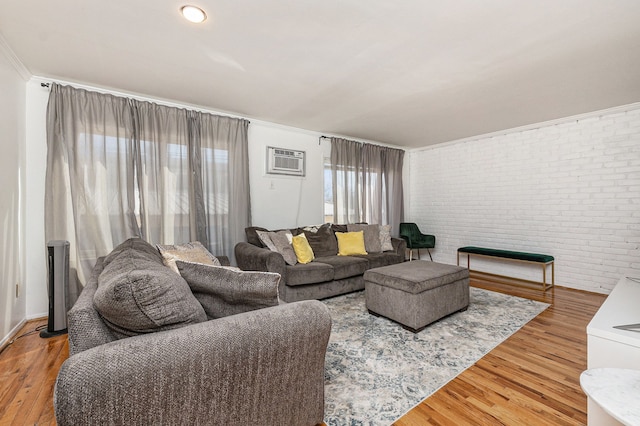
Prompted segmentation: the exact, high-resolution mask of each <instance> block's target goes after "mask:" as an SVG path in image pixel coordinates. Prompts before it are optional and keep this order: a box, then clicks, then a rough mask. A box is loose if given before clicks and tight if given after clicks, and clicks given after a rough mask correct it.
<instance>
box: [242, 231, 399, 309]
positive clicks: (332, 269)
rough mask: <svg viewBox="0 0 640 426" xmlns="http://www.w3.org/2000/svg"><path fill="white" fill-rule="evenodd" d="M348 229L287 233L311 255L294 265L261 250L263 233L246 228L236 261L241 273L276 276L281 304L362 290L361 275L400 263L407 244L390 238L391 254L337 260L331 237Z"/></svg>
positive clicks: (335, 246) (266, 250)
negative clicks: (302, 238) (298, 239)
mask: <svg viewBox="0 0 640 426" xmlns="http://www.w3.org/2000/svg"><path fill="white" fill-rule="evenodd" d="M357 225H366V224H357ZM372 226H374V227H375V226H377V225H372ZM351 227H352V225H335V224H324V225H322V226H320V227H303V228H294V229H290V230H288V231H290V232H291V234H292V235H299V234H302V233H304V234H305V236H306V238H307V240H308V242H309V245H310V246H311V248H312V249H313V252H314V254H315V259H314V260H313V261H312V262H310V263H306V264H301V263H296V264H295V265H291V264H288V263H287V262H285V259H284V257H283V256H282V254H280V253H278V252H276V251H273V250H270V249H269V248H267V247H265V245H264V244H263V242H262V241H261V239H260V238H259V236H258V231H261V232H268V230H267V229H265V228H260V227H250V228H246V229H245V233H246V236H247V242H240V243H238V244H237V245H236V247H235V256H236V261H237V263H238V266H239V267H240V268H241V269H242V270H245V271H265V272H277V273H279V274H280V275H281V277H282V279H281V280H280V285H279V293H280V299H281V300H283V301H285V302H295V301H300V300H310V299H324V298H327V297H333V296H337V295H340V294H345V293H350V292H353V291H357V290H363V289H364V287H365V286H364V278H363V274H364V272H365V271H367V270H369V269H372V268H377V267H380V266H387V265H393V264H396V263H400V262H403V261H404V259H405V251H406V248H407V244H406V242H405V241H404V240H402V239H399V238H391V245H392V247H393V250H387V251H381V252H368V254H366V255H353V256H338V243H337V240H336V235H335V233H336V232H348V231H349V229H350V228H351Z"/></svg>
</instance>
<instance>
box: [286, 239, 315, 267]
mask: <svg viewBox="0 0 640 426" xmlns="http://www.w3.org/2000/svg"><path fill="white" fill-rule="evenodd" d="M291 245H292V246H293V251H294V252H295V253H296V258H297V259H298V263H309V262H311V261H312V260H313V259H315V256H314V255H313V249H312V248H311V246H310V245H309V241H308V240H307V237H306V236H305V235H304V234H300V235H296V236H295V237H293V238H292V239H291Z"/></svg>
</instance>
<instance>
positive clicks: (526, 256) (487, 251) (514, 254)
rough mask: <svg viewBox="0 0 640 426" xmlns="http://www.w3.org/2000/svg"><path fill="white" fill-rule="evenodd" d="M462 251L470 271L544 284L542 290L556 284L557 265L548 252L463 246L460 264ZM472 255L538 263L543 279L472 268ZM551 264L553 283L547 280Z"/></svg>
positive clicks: (521, 281) (460, 251)
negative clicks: (525, 277) (535, 279)
mask: <svg viewBox="0 0 640 426" xmlns="http://www.w3.org/2000/svg"><path fill="white" fill-rule="evenodd" d="M460 253H462V254H463V255H464V254H466V255H467V269H469V271H470V272H473V273H477V274H479V275H487V276H490V277H498V278H509V279H511V280H512V281H513V282H515V283H523V284H532V285H540V284H542V290H544V291H546V290H547V289H549V288H551V287H553V285H554V284H555V267H554V258H553V256H550V255H548V254H540V253H527V252H522V251H511V250H499V249H492V248H486V247H472V246H469V247H461V248H459V249H458V255H457V258H458V265H459V264H460ZM471 256H480V257H484V258H491V257H493V258H500V259H504V260H509V261H516V262H525V263H534V264H538V265H540V266H541V267H542V281H541V282H539V281H531V280H525V279H521V278H513V277H508V276H505V275H500V274H490V273H488V272H483V271H476V270H473V269H471ZM548 266H551V283H548V282H547V267H548Z"/></svg>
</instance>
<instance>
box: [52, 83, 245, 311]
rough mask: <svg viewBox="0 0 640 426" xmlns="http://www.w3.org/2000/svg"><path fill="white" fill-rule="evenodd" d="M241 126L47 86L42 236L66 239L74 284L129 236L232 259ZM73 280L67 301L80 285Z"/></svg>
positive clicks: (241, 218) (239, 225) (240, 231)
mask: <svg viewBox="0 0 640 426" xmlns="http://www.w3.org/2000/svg"><path fill="white" fill-rule="evenodd" d="M248 124H249V122H248V121H247V120H242V119H235V118H230V117H218V116H215V115H212V114H207V113H202V112H195V111H189V110H185V109H180V108H174V107H168V106H163V105H157V104H154V103H151V102H142V101H137V100H133V99H127V98H122V97H117V96H113V95H108V94H101V93H96V92H90V91H87V90H82V89H76V88H72V87H69V86H61V85H58V84H55V83H54V84H52V87H51V93H50V96H49V103H48V106H47V170H46V188H45V208H46V215H45V237H46V239H47V241H49V240H56V239H61V240H68V241H69V242H70V243H71V247H70V267H71V269H72V271H74V272H77V276H78V280H79V281H81V282H84V281H85V279H86V278H87V277H88V275H89V273H90V271H91V268H92V267H93V265H94V263H95V261H96V259H97V258H98V257H99V256H104V255H106V254H107V253H108V252H109V251H111V250H112V249H113V248H114V247H115V246H116V245H117V244H119V243H120V242H122V241H124V240H125V239H127V238H129V237H132V236H139V237H142V238H144V239H146V240H147V241H149V242H150V243H152V244H174V243H175V244H179V243H185V242H188V241H194V240H197V241H200V242H201V243H202V244H204V245H205V246H206V247H208V248H209V249H210V250H211V251H212V253H214V254H218V255H226V256H229V257H230V258H231V259H232V260H233V247H234V245H235V243H236V242H237V241H240V240H242V239H243V237H244V228H245V227H246V226H249V224H250V215H251V213H250V201H249V177H248V174H249V170H248V140H247V128H248ZM72 275H73V274H72ZM72 286H73V287H74V288H73V289H70V290H69V294H70V298H71V300H70V301H69V302H70V303H73V302H75V298H74V296H76V295H75V293H76V291H77V290H78V289H79V288H80V287H79V286H78V285H77V284H76V283H73V285H72ZM69 306H71V305H70V304H69Z"/></svg>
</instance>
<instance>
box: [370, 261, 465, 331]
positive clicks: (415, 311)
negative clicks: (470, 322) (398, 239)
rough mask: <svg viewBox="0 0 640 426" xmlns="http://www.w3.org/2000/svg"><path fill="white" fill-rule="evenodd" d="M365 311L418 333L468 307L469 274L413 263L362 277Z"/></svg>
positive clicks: (372, 271)
mask: <svg viewBox="0 0 640 426" xmlns="http://www.w3.org/2000/svg"><path fill="white" fill-rule="evenodd" d="M364 281H365V284H364V285H365V299H366V304H367V309H368V310H369V312H370V313H372V314H375V315H382V316H384V317H387V318H389V319H391V320H393V321H396V322H398V323H400V324H401V325H403V326H404V327H405V328H407V329H409V330H411V331H413V332H418V331H420V330H422V329H423V328H424V327H426V326H427V325H429V324H431V323H432V322H434V321H437V320H439V319H440V318H442V317H444V316H447V315H449V314H452V313H454V312H457V311H461V310H466V309H467V307H468V306H469V270H468V269H467V268H463V267H460V266H455V265H445V264H443V263H435V262H429V261H426V260H414V261H413V262H404V263H398V264H396V265H390V266H383V267H381V268H374V269H369V270H368V271H366V272H365V273H364Z"/></svg>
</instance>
